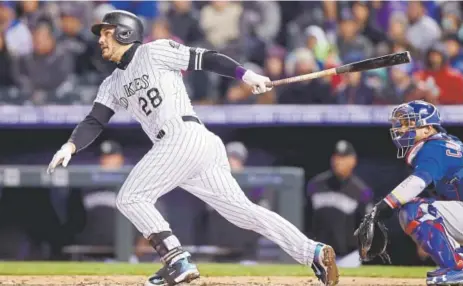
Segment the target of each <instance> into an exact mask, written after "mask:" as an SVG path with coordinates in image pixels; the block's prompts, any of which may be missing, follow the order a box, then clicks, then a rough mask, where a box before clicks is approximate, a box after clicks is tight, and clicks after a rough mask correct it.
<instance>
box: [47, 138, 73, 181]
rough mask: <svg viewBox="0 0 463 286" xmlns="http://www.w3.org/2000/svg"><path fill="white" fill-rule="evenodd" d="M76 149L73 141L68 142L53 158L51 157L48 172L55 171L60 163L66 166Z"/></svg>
mask: <svg viewBox="0 0 463 286" xmlns="http://www.w3.org/2000/svg"><path fill="white" fill-rule="evenodd" d="M75 150H76V146H75V145H74V144H73V143H71V142H68V143H66V144H64V145H63V146H62V147H61V149H59V150H58V152H56V153H55V155H54V156H53V159H51V162H50V164H49V165H48V169H47V173H48V174H51V173H53V171H55V168H56V167H57V166H58V165H60V164H61V165H63V167H66V166H67V165H68V163H69V161H70V160H71V157H72V154H73V153H74V152H75Z"/></svg>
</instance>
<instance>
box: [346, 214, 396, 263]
mask: <svg viewBox="0 0 463 286" xmlns="http://www.w3.org/2000/svg"><path fill="white" fill-rule="evenodd" d="M354 235H355V236H357V241H358V246H359V253H360V258H361V260H362V261H364V262H367V261H371V260H372V259H374V258H375V257H376V256H379V257H381V259H382V260H383V262H388V263H389V264H391V258H390V257H389V254H387V252H386V247H387V243H388V237H387V228H386V226H385V225H384V223H383V222H381V221H379V220H378V219H377V218H376V209H373V211H372V212H371V213H370V214H368V215H366V216H365V217H364V218H363V220H362V222H361V223H360V226H359V227H358V228H357V230H356V231H355V233H354Z"/></svg>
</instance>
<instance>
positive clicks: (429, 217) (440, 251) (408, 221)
mask: <svg viewBox="0 0 463 286" xmlns="http://www.w3.org/2000/svg"><path fill="white" fill-rule="evenodd" d="M399 220H400V225H401V226H402V229H403V230H404V231H405V233H406V234H408V235H410V236H411V237H412V238H413V240H414V241H415V242H416V243H417V244H418V245H420V246H421V247H422V248H423V250H424V251H425V252H426V253H428V254H429V256H431V258H432V259H433V260H434V262H435V263H436V264H438V265H439V266H440V267H441V268H447V269H454V270H461V269H463V259H462V258H461V256H460V255H459V254H458V253H457V252H456V251H455V248H454V246H453V245H452V243H451V242H450V239H449V237H448V236H447V232H446V230H445V227H444V223H443V220H442V218H441V217H438V214H437V209H436V208H435V207H434V206H433V205H432V204H431V203H430V202H428V201H423V200H422V201H415V202H411V203H408V204H406V205H404V206H403V207H402V208H401V209H400V212H399Z"/></svg>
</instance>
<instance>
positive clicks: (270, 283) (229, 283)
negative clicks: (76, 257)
mask: <svg viewBox="0 0 463 286" xmlns="http://www.w3.org/2000/svg"><path fill="white" fill-rule="evenodd" d="M145 279H146V277H145V276H127V275H123V276H120V275H114V276H81V275H79V276H60V275H53V276H47V275H42V276H0V285H69V286H70V285H78V286H84V285H85V286H86V285H95V286H96V285H105V286H106V285H108V286H109V285H111V286H116V285H144V282H145ZM190 285H196V286H245V285H252V286H260V285H266V286H277V285H278V286H280V285H281V286H299V285H307V286H312V285H313V286H315V285H321V284H320V283H319V282H318V281H316V279H314V278H311V277H281V276H279V277H201V278H200V279H199V280H196V281H194V282H192V283H191V284H190ZM339 285H342V286H344V285H356V286H367V285H381V286H385V285H391V286H392V285H394V286H398V285H417V286H418V285H426V284H425V279H424V278H423V279H407V278H403V279H402V278H367V277H342V278H341V281H340V283H339Z"/></svg>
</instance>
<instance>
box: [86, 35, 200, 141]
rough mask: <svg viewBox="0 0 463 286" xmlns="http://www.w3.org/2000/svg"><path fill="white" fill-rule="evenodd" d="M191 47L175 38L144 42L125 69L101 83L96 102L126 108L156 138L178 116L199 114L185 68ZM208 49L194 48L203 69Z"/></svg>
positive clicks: (117, 70)
mask: <svg viewBox="0 0 463 286" xmlns="http://www.w3.org/2000/svg"><path fill="white" fill-rule="evenodd" d="M190 49H191V48H190V47H187V46H185V45H182V44H179V43H176V42H174V41H171V40H156V41H153V42H150V43H146V44H143V45H141V46H140V47H139V48H138V49H137V50H136V51H135V54H134V56H133V58H132V60H131V62H130V63H129V65H128V66H127V68H126V69H125V70H122V69H116V70H115V71H114V72H113V73H112V74H111V75H110V76H109V77H107V78H106V79H105V80H104V81H103V83H102V84H101V86H100V88H99V90H98V94H97V96H96V99H95V101H94V102H98V103H101V104H103V105H105V106H107V107H109V108H111V109H112V110H113V111H114V112H117V111H118V110H119V109H120V108H124V109H126V110H127V111H128V112H129V113H130V114H131V115H132V116H133V117H134V118H135V119H136V120H137V121H138V122H139V123H140V124H141V126H142V128H143V130H144V131H145V133H146V134H147V135H148V136H149V137H150V138H151V139H152V140H154V138H155V137H156V135H157V134H158V132H159V131H160V129H161V127H162V125H163V123H164V122H166V121H167V120H169V119H171V118H173V117H175V116H183V115H195V112H194V110H193V106H192V105H191V101H190V99H189V96H188V94H187V91H186V88H185V85H184V83H183V79H182V73H181V71H185V70H187V68H188V65H189V63H190V54H191V52H190ZM204 51H205V50H204V49H199V48H198V49H196V50H195V52H194V56H195V59H194V69H200V63H201V59H202V54H203V52H204Z"/></svg>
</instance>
